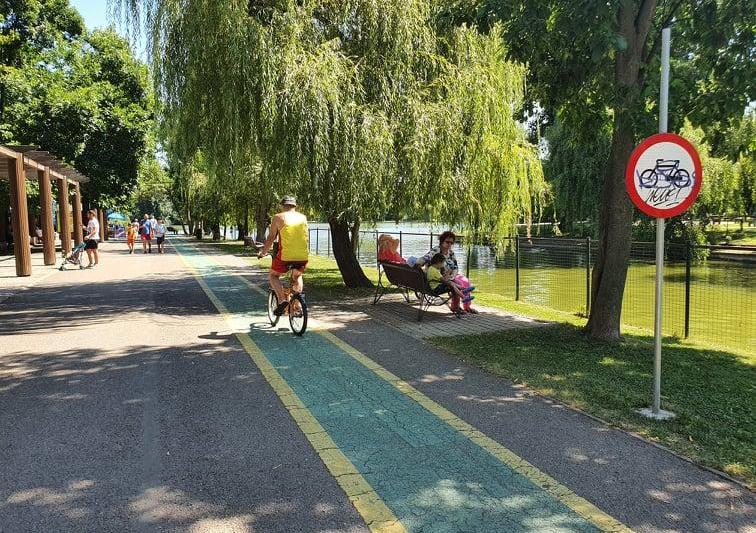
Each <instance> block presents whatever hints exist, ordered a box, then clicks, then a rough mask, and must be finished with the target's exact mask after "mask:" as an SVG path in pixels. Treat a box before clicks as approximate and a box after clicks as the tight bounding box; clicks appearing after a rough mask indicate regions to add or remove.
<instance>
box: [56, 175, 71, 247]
mask: <svg viewBox="0 0 756 533" xmlns="http://www.w3.org/2000/svg"><path fill="white" fill-rule="evenodd" d="M58 216H59V217H60V218H59V220H60V248H61V250H63V255H65V256H68V255H69V254H70V253H71V220H70V218H71V210H70V209H69V208H68V180H66V179H65V178H64V179H58Z"/></svg>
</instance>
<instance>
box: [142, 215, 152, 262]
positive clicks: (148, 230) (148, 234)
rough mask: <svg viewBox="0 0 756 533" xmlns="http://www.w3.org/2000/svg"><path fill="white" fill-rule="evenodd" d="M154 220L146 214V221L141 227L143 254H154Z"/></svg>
mask: <svg viewBox="0 0 756 533" xmlns="http://www.w3.org/2000/svg"><path fill="white" fill-rule="evenodd" d="M153 233H154V231H153V227H152V220H151V219H150V215H148V214H147V213H145V214H144V219H143V220H142V223H141V224H140V225H139V235H140V236H141V238H142V253H143V254H146V253H148V252H149V253H152V235H153Z"/></svg>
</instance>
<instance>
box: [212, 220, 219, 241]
mask: <svg viewBox="0 0 756 533" xmlns="http://www.w3.org/2000/svg"><path fill="white" fill-rule="evenodd" d="M210 231H212V233H213V240H214V241H219V240H220V224H218V223H217V222H213V224H212V226H210Z"/></svg>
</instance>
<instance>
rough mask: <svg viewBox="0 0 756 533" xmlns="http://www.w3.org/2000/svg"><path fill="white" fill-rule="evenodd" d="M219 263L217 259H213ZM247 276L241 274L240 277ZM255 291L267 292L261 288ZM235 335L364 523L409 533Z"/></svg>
mask: <svg viewBox="0 0 756 533" xmlns="http://www.w3.org/2000/svg"><path fill="white" fill-rule="evenodd" d="M179 257H181V260H182V261H183V263H184V265H186V266H187V267H188V268H189V269H190V271H191V272H192V275H193V276H194V278H195V279H196V280H197V282H198V283H199V285H200V287H202V290H203V291H204V292H205V294H206V295H207V297H208V298H209V299H210V301H211V302H212V303H213V305H215V307H216V308H217V309H218V312H219V313H220V314H221V316H223V318H224V319H225V320H226V322H228V323H229V324H230V325H232V326H233V324H234V318H233V315H232V313H230V312H229V310H228V308H226V306H225V305H224V304H223V302H221V301H220V300H219V299H218V297H217V296H216V295H215V293H214V292H213V290H212V289H211V288H210V287H209V286H208V285H207V283H205V280H203V279H202V277H201V275H200V274H199V273H198V272H197V270H196V269H195V268H194V266H192V265H191V264H190V263H189V262H188V261H187V260H186V258H185V257H184V255H183V254H181V253H180V251H179ZM214 262H215V263H216V264H219V263H218V262H217V261H214ZM239 277H240V278H241V279H244V278H243V277H242V276H239ZM244 281H245V282H246V283H247V284H248V285H250V286H253V284H252V283H251V282H249V281H248V280H246V279H244ZM256 290H258V291H260V292H263V294H267V293H265V292H264V291H262V289H260V288H259V287H257V288H256ZM235 335H236V338H237V339H239V342H240V343H241V345H242V346H243V347H244V350H245V351H246V352H247V354H248V355H249V356H250V358H251V359H252V361H253V362H254V363H255V364H256V365H257V367H258V368H259V369H260V372H261V373H262V375H263V377H265V380H266V381H267V382H268V384H269V385H270V386H271V388H272V389H273V390H274V391H275V393H276V395H278V398H279V399H280V400H281V403H282V404H283V406H284V407H285V408H286V410H287V411H288V412H289V414H290V415H291V417H292V418H293V419H294V422H295V423H296V424H297V426H298V427H299V429H300V430H301V431H302V433H303V434H304V435H305V437H306V438H307V440H308V441H309V442H310V445H311V446H312V447H313V449H314V450H315V452H316V453H317V454H318V455H319V456H320V459H321V460H322V461H323V463H324V464H325V465H326V468H328V471H329V472H330V473H331V475H332V476H333V477H334V478H335V479H336V482H337V483H338V484H339V486H340V487H341V489H342V490H343V491H344V493H345V494H346V495H347V497H348V498H349V501H350V502H351V503H352V505H353V506H354V508H355V509H356V510H357V512H358V513H359V514H360V516H362V518H363V519H364V520H365V523H366V524H367V526H368V527H369V528H370V531H371V532H372V533H407V530H406V529H405V528H404V526H403V525H402V523H401V522H400V521H399V519H398V518H397V517H396V516H395V515H394V513H393V512H392V511H391V509H389V507H388V506H387V505H386V504H385V503H384V502H383V500H381V498H380V496H378V494H377V493H376V492H375V490H374V489H373V487H372V486H371V485H370V484H369V483H368V482H367V480H365V478H364V477H362V475H361V474H360V473H359V472H358V471H357V469H356V468H355V467H354V465H353V464H352V462H351V461H350V460H349V459H348V458H347V457H346V455H344V453H343V452H342V451H341V450H340V449H339V447H338V446H336V443H335V442H334V441H333V439H331V437H330V436H329V435H328V433H327V432H326V430H325V429H324V428H323V426H321V425H320V422H318V421H317V419H316V418H315V417H314V416H313V414H312V413H311V412H310V411H309V410H308V409H307V407H305V405H304V403H303V402H302V400H300V399H299V397H298V396H297V395H296V393H295V392H294V391H293V390H292V389H291V387H289V385H288V383H286V381H285V380H284V379H283V377H282V376H281V374H279V373H278V371H277V370H276V369H275V368H274V367H273V365H271V364H270V361H268V358H267V357H265V354H263V353H262V351H261V350H260V348H259V347H258V346H257V345H256V344H255V343H254V342H253V341H252V339H251V338H250V337H249V335H247V334H246V333H239V332H237V333H235Z"/></svg>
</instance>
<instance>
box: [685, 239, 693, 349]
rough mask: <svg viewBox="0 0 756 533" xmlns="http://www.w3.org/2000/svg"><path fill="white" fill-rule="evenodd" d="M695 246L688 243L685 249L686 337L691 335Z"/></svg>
mask: <svg viewBox="0 0 756 533" xmlns="http://www.w3.org/2000/svg"><path fill="white" fill-rule="evenodd" d="M692 248H693V246H692V245H691V244H690V243H688V244H687V245H686V251H685V338H686V339H687V338H688V336H689V335H690V260H691V257H690V256H691V249H692Z"/></svg>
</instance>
